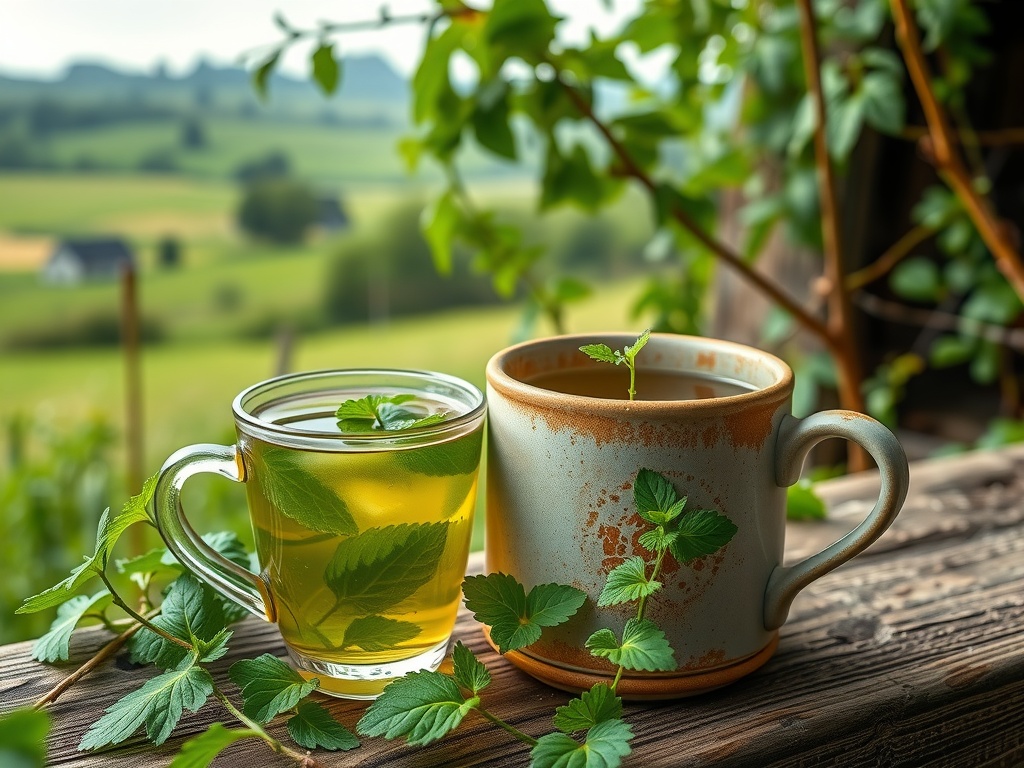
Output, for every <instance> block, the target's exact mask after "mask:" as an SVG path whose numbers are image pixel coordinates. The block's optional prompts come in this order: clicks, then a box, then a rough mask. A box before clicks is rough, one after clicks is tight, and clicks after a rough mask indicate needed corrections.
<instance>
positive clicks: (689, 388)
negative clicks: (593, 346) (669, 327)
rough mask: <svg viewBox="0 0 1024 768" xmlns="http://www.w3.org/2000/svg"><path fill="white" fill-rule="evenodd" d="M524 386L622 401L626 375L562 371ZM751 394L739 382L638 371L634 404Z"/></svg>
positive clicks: (617, 369)
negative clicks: (640, 401)
mask: <svg viewBox="0 0 1024 768" xmlns="http://www.w3.org/2000/svg"><path fill="white" fill-rule="evenodd" d="M527 383H529V384H532V385H533V386H535V387H542V388H543V389H550V390H552V391H554V392H562V393H564V394H567V395H583V396H585V397H602V398H611V399H618V400H623V399H626V398H627V392H626V390H627V389H628V388H629V373H628V372H627V371H626V370H625V369H624V368H620V367H614V368H613V367H611V366H607V367H604V368H566V369H563V370H557V371H550V372H546V373H540V374H537V375H536V376H533V377H531V378H530V379H529V380H528V382H527ZM752 391H753V387H751V386H750V385H749V384H745V383H743V382H741V381H735V380H733V379H726V378H721V377H716V376H704V375H701V374H697V373H682V372H675V371H664V370H650V369H641V370H640V371H639V372H638V373H637V376H636V399H637V400H705V399H707V398H711V397H731V396H732V395H742V394H745V393H747V392H752Z"/></svg>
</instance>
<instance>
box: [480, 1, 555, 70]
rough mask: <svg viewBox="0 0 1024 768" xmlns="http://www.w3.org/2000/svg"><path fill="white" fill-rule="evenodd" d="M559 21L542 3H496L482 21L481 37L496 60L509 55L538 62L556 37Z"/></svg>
mask: <svg viewBox="0 0 1024 768" xmlns="http://www.w3.org/2000/svg"><path fill="white" fill-rule="evenodd" d="M557 23H558V19H557V18H555V17H554V16H552V15H551V12H550V11H549V10H548V7H547V4H546V3H545V2H544V0H495V2H494V4H493V5H492V6H491V10H490V11H489V12H488V13H487V18H486V21H485V22H484V28H483V37H484V40H485V41H486V42H487V43H488V44H489V45H490V47H491V49H492V50H493V51H494V52H495V55H496V56H497V58H498V59H499V60H498V61H496V62H495V66H497V65H498V64H499V63H500V62H501V61H503V60H504V59H505V58H507V57H509V56H519V57H521V58H523V59H525V60H526V61H528V62H534V63H536V61H538V60H539V59H538V57H540V56H541V55H542V54H543V53H544V52H545V51H546V50H547V48H548V45H549V44H550V43H551V41H552V39H553V38H554V36H555V25H556V24H557Z"/></svg>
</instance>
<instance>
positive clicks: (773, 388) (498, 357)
mask: <svg viewBox="0 0 1024 768" xmlns="http://www.w3.org/2000/svg"><path fill="white" fill-rule="evenodd" d="M636 338H637V337H636V335H635V334H631V333H625V332H621V331H610V332H603V333H601V332H599V333H575V334H566V335H563V336H547V337H544V338H541V339H532V340H530V341H524V342H520V343H519V344H514V345H512V346H509V347H506V348H505V349H502V350H500V351H499V352H497V353H495V354H494V355H493V356H492V357H491V359H490V360H488V362H487V368H486V378H487V383H488V385H489V386H492V387H494V389H495V390H496V391H497V392H498V393H500V394H501V395H503V396H505V397H509V398H512V399H515V400H519V401H523V402H530V403H536V404H538V405H540V406H543V407H547V408H552V409H557V410H572V411H588V412H590V413H594V414H595V415H601V416H609V417H612V418H621V417H622V416H623V415H625V414H635V415H637V416H648V417H658V416H663V415H670V414H676V415H678V414H681V413H695V412H702V411H712V410H717V409H723V408H725V409H729V410H734V409H745V408H748V407H751V406H757V405H760V404H767V403H777V402H779V401H780V400H782V399H783V398H784V397H788V396H789V395H790V394H791V393H792V390H793V370H792V368H790V367H789V365H787V364H786V362H785V361H784V360H782V359H780V358H779V357H777V356H776V355H773V354H772V353H770V352H765V351H764V350H761V349H757V348H756V347H751V346H749V345H746V344H740V343H738V342H735V341H726V340H724V339H715V338H709V337H705V336H688V335H686V334H677V333H652V334H651V340H652V341H653V340H658V341H663V342H665V343H668V344H680V343H681V344H683V345H684V346H692V347H694V348H696V347H700V348H701V349H703V350H704V351H714V352H718V351H721V352H723V353H727V354H734V355H735V354H736V353H742V354H744V355H745V356H748V357H757V358H759V359H761V360H764V361H765V362H767V363H768V365H769V366H770V367H771V368H772V369H773V370H772V373H773V374H774V377H775V380H774V381H773V382H772V383H771V384H769V385H767V386H765V387H759V388H757V389H754V390H751V391H749V392H742V393H740V394H737V395H725V396H721V397H707V398H700V399H687V400H632V401H630V400H624V399H619V398H607V397H591V396H588V395H576V394H568V393H564V392H557V391H554V390H550V389H545V388H544V387H539V386H536V385H534V384H529V383H527V382H525V381H521V380H520V379H517V378H516V377H514V376H512V375H511V374H510V373H509V372H508V370H507V368H508V364H509V363H510V362H511V360H513V359H514V358H515V356H516V355H518V354H521V353H522V352H523V351H525V350H529V349H531V348H538V349H543V348H545V347H549V348H557V347H564V348H566V350H568V349H570V348H573V349H578V347H579V346H581V345H582V344H588V343H595V342H605V343H607V342H609V341H612V342H613V343H615V344H630V343H632V342H633V341H635V340H636ZM579 354H581V355H582V354H583V353H582V352H580V353H579ZM638 370H643V366H642V361H641V364H640V365H639V366H638ZM694 372H696V371H694ZM711 376H712V378H715V376H714V374H711ZM717 378H726V377H717ZM745 383H749V382H745ZM624 406H625V407H624Z"/></svg>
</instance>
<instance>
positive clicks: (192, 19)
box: [0, 0, 639, 77]
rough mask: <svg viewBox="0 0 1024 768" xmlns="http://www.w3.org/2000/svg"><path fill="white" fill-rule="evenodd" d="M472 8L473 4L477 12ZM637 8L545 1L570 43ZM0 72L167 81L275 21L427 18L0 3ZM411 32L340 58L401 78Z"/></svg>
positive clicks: (335, 7) (316, 0) (297, 68)
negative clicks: (98, 71)
mask: <svg viewBox="0 0 1024 768" xmlns="http://www.w3.org/2000/svg"><path fill="white" fill-rule="evenodd" d="M485 4H486V3H485V2H482V3H481V5H485ZM638 4H639V0H618V1H617V2H616V3H615V6H616V9H617V12H615V13H609V12H608V11H607V10H605V8H604V6H603V4H602V3H601V2H600V0H551V2H550V5H551V6H552V8H553V9H554V10H555V12H556V13H558V14H559V15H562V16H565V17H566V22H565V23H563V24H562V25H561V26H560V34H562V36H563V37H564V38H566V39H573V40H579V39H580V38H582V36H583V35H584V34H585V33H586V30H587V29H588V28H589V27H590V26H593V27H595V28H596V29H597V31H598V32H599V34H600V33H608V32H610V31H611V30H613V29H615V28H616V27H617V25H618V23H619V20H620V19H621V18H622V11H623V10H624V9H626V8H629V9H633V8H635V7H636V6H637V5H638ZM2 5H3V8H2V10H0V72H3V73H6V74H20V75H32V76H46V77H53V76H56V75H59V74H60V73H61V72H62V71H63V70H64V68H65V67H66V66H67V64H68V63H69V62H71V61H91V62H102V63H106V64H109V65H116V66H119V67H121V68H125V69H132V70H136V71H138V70H144V71H150V70H152V69H153V67H154V66H155V65H156V64H157V62H160V61H163V62H165V63H166V64H167V66H168V68H169V70H170V71H171V72H172V73H174V74H181V73H184V72H187V71H189V70H190V69H191V68H192V67H193V66H195V63H196V61H197V60H198V59H199V58H201V57H205V58H206V59H208V60H209V61H211V62H213V63H216V64H231V63H236V62H237V60H238V58H239V56H240V55H241V54H242V53H245V52H247V51H250V50H252V49H255V48H259V47H261V46H263V45H266V44H268V43H274V42H276V41H278V40H280V39H281V33H280V31H279V30H278V29H277V27H276V26H275V25H274V22H273V16H274V13H275V12H276V11H278V10H281V11H283V12H284V13H285V16H286V18H287V19H288V21H289V22H291V24H292V25H294V26H297V27H302V28H307V27H310V28H311V27H315V26H316V22H317V21H319V20H321V19H323V20H330V21H350V20H363V19H374V18H377V17H378V14H379V10H378V9H379V8H380V6H381V5H386V6H387V8H388V10H389V11H390V12H391V13H392V14H393V15H399V14H404V13H417V12H422V11H429V10H431V9H432V8H433V7H434V6H433V4H432V3H431V2H429V1H428V0H389V1H388V2H386V3H380V2H377V1H376V0H359V1H357V0H341V1H340V2H338V0H335V1H334V2H327V1H326V0H2ZM423 40H424V31H423V29H422V28H421V27H420V26H419V25H405V26H392V27H390V28H388V29H386V30H377V31H372V32H359V33H345V35H344V37H342V38H341V40H340V48H341V50H342V52H343V54H344V53H345V52H347V53H367V52H377V53H381V54H383V55H384V56H385V57H386V58H387V59H388V60H389V61H390V62H391V63H392V64H393V65H394V66H395V67H396V68H397V69H398V70H399V71H400V72H402V73H404V74H409V73H410V72H411V71H412V69H413V67H414V66H415V64H416V62H417V61H418V58H419V55H420V53H421V51H422V48H423ZM307 68H308V65H307V63H306V61H305V58H304V56H303V55H300V54H298V53H296V54H295V55H294V56H293V57H292V58H291V59H288V60H286V61H285V69H287V70H290V71H292V72H293V73H304V72H305V71H306V70H307Z"/></svg>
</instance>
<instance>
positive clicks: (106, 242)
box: [58, 237, 135, 270]
mask: <svg viewBox="0 0 1024 768" xmlns="http://www.w3.org/2000/svg"><path fill="white" fill-rule="evenodd" d="M65 249H67V250H69V251H71V252H73V253H74V254H75V255H76V256H77V257H78V258H79V259H80V260H81V262H82V265H83V266H85V267H86V268H87V269H93V270H113V269H114V268H116V267H118V266H120V265H121V264H130V263H132V262H134V261H135V255H134V254H133V253H132V250H131V248H129V247H128V244H127V243H125V241H124V240H121V239H120V238H117V237H107V238H75V239H69V240H63V241H61V244H60V246H58V250H65Z"/></svg>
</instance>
